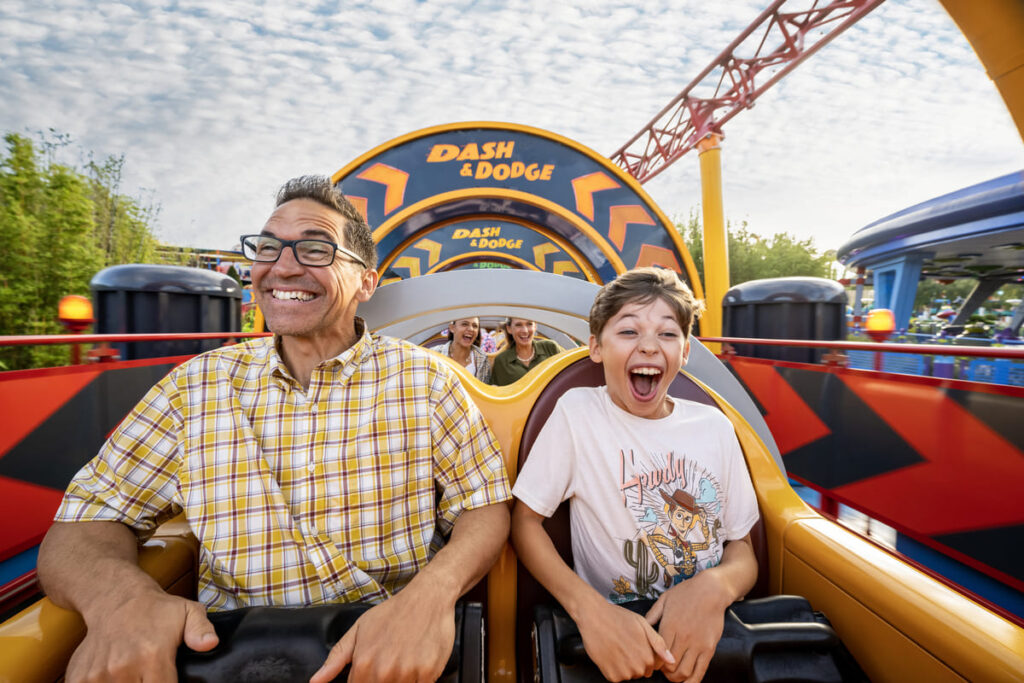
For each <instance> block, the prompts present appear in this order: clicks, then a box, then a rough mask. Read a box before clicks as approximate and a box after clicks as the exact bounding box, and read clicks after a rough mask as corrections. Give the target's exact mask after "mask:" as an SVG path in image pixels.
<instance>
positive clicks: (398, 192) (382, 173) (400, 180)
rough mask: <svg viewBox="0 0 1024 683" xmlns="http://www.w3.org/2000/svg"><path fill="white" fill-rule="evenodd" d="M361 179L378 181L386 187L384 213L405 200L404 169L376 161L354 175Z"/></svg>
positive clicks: (406, 178)
mask: <svg viewBox="0 0 1024 683" xmlns="http://www.w3.org/2000/svg"><path fill="white" fill-rule="evenodd" d="M356 177H357V178H362V179H363V180H369V181H371V182H374V183H380V184H381V185H384V186H386V187H387V191H385V193H384V215H385V216H386V215H388V214H389V213H391V212H392V211H394V210H395V209H397V208H398V207H400V206H401V205H402V203H403V202H404V201H405V185H406V183H408V182H409V174H408V173H406V172H405V171H402V170H399V169H397V168H393V167H391V166H388V165H387V164H381V163H376V164H374V165H373V166H371V167H370V168H368V169H366V170H365V171H363V172H362V173H360V174H359V175H357V176H356Z"/></svg>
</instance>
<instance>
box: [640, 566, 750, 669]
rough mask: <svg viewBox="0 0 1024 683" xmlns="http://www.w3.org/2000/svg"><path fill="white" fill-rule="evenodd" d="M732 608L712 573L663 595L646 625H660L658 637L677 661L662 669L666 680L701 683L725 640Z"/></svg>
mask: <svg viewBox="0 0 1024 683" xmlns="http://www.w3.org/2000/svg"><path fill="white" fill-rule="evenodd" d="M723 601H724V604H723ZM729 604H731V602H730V601H728V594H727V592H726V591H725V590H724V587H723V586H721V585H720V584H719V582H718V581H717V580H716V577H715V576H714V572H710V571H704V572H701V573H699V574H697V575H696V576H695V577H693V578H692V579H688V580H686V581H684V582H682V583H679V584H676V585H675V586H673V587H672V588H671V589H669V590H667V591H665V592H664V593H662V594H661V596H660V597H659V598H658V600H657V602H655V603H654V606H652V607H651V609H650V611H649V612H647V623H649V624H651V625H653V624H657V623H658V622H659V621H660V622H661V625H660V626H659V628H658V633H660V634H661V636H662V637H663V638H664V642H666V643H667V644H668V648H669V651H670V652H671V653H672V655H673V657H674V658H675V662H674V663H669V662H667V661H666V662H665V664H664V665H663V666H661V671H662V673H664V674H665V677H666V678H668V679H669V680H670V681H686V682H687V683H699V681H700V680H701V679H702V678H703V677H704V673H705V672H706V671H707V668H708V664H709V663H710V662H711V658H712V657H713V656H714V654H715V648H716V647H717V646H718V641H719V640H720V639H721V638H722V628H723V625H724V624H725V610H726V607H728V606H729Z"/></svg>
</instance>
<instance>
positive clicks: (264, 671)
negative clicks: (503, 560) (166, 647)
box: [177, 602, 484, 683]
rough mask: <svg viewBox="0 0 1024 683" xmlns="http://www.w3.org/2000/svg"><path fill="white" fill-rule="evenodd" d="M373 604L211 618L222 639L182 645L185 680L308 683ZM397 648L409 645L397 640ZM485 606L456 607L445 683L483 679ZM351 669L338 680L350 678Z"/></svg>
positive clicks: (234, 613) (259, 609) (181, 670)
mask: <svg viewBox="0 0 1024 683" xmlns="http://www.w3.org/2000/svg"><path fill="white" fill-rule="evenodd" d="M370 607H371V606H370V605H359V604H341V605H317V606H315V607H295V608H288V607H246V608H242V609H236V610H230V611H226V612H210V613H209V614H208V615H207V616H208V617H209V619H210V622H211V623H212V624H213V627H214V629H215V630H216V631H217V637H218V638H219V639H220V642H219V643H218V644H217V647H215V648H214V649H213V650H211V651H209V652H195V651H193V650H190V649H189V648H187V647H186V646H185V645H182V646H181V647H180V648H178V657H177V665H178V681H179V682H180V683H228V682H229V681H230V682H238V683H271V682H273V683H291V682H292V681H294V682H296V683H299V682H301V683H307V682H308V681H309V678H310V676H312V675H313V674H314V673H316V671H317V670H318V669H319V668H320V666H321V665H322V664H323V663H324V661H325V660H326V659H327V653H328V652H330V649H331V648H332V647H333V646H334V644H335V643H337V642H338V641H339V640H340V639H341V637H342V636H343V635H344V634H345V632H346V631H348V629H349V628H350V627H351V626H352V624H354V623H355V621H356V619H358V618H359V617H360V616H361V615H362V614H363V613H364V612H366V611H367V610H368V609H370ZM395 646H396V648H401V647H407V646H408V644H407V643H396V644H395ZM483 646H484V641H483V609H482V607H481V605H480V603H475V602H466V603H463V602H460V603H459V604H458V605H456V608H455V644H454V647H453V649H452V655H451V657H450V658H449V660H448V664H447V665H446V666H445V669H444V673H443V674H442V675H441V678H440V679H439V681H441V682H442V683H479V682H480V681H483V669H484V651H483ZM347 678H348V667H346V668H345V670H344V671H342V672H341V674H340V675H339V676H338V677H337V678H336V679H335V680H336V681H345V680H347Z"/></svg>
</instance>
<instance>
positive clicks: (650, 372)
mask: <svg viewBox="0 0 1024 683" xmlns="http://www.w3.org/2000/svg"><path fill="white" fill-rule="evenodd" d="M630 372H632V373H634V374H637V375H660V374H661V370H659V369H657V368H633V369H632V370H630Z"/></svg>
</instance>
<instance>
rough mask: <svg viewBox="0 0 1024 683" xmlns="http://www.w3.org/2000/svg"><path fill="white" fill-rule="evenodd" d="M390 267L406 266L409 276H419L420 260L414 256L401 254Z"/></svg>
mask: <svg viewBox="0 0 1024 683" xmlns="http://www.w3.org/2000/svg"><path fill="white" fill-rule="evenodd" d="M391 267H392V268H408V269H409V277H419V276H420V260H419V259H418V258H416V257H415V256H403V257H402V258H400V259H398V260H397V261H395V262H394V264H393V265H392V266H391Z"/></svg>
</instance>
